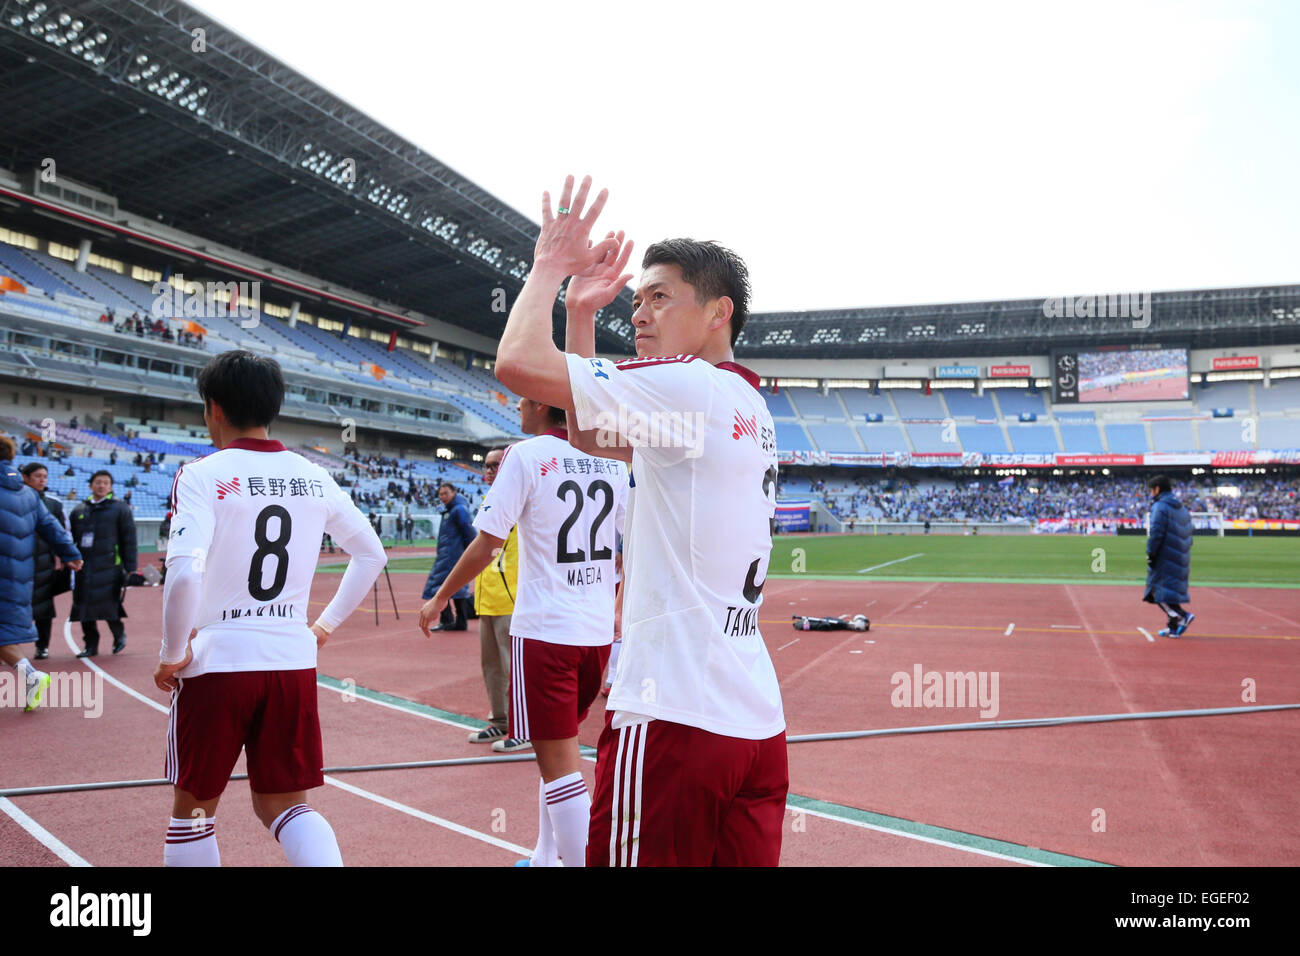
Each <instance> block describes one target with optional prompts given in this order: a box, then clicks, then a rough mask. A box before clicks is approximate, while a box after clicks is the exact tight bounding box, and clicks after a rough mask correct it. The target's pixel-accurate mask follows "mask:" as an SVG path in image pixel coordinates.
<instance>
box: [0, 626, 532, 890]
mask: <svg viewBox="0 0 1300 956" xmlns="http://www.w3.org/2000/svg"><path fill="white" fill-rule="evenodd" d="M63 638H64V640H66V641H67V642H68V646H69V647H70V648H72V649H73V650H76V649H77V645H76V644H75V643H74V642H73V639H72V622H71V621H64V622H63ZM81 662H82V663H83V664H86V665H87V666H89V667H90V668H91V669H92V670H94V671H96V672H98V673H99V674H102V675H103V677H104V679H105V680H106V681H108V682H109V683H110V684H112V685H113V686H114V687H116V688H118V689H119V690H124V691H126V692H127V693H128V694H130V695H131V696H132V697H134V698H135V699H136V700H140V701H143V702H144V703H146V704H148V705H149V706H150V707H152V708H153V709H154V710H157V711H161V712H162V713H164V714H166V713H169V712H170V711H169V708H167V707H164V706H163V705H162V704H160V703H158V702H157V701H156V700H150V699H149V698H148V697H146V696H144V694H140V693H137V692H136V691H135V690H134V689H133V688H130V687H127V686H126V685H125V684H123V683H122V682H121V681H120V680H118V679H117V678H116V677H113V676H111V675H109V674H105V673H104V671H103V669H102V668H101V667H100V666H99V665H97V664H96V663H95V662H94V661H92V660H90V659H89V658H86V657H83V658H81ZM330 689H332V688H330ZM357 699H358V700H365V699H366V698H364V697H359V698H357ZM371 703H372V704H378V703H381V701H374V700H372V701H371ZM388 706H389V707H392V705H391V704H389V705H388ZM393 709H394V710H401V711H402V712H403V713H407V714H415V715H416V716H425V715H423V714H419V713H418V712H416V711H410V710H405V709H404V708H400V707H393ZM444 723H445V721H444ZM325 782H326V783H327V784H329V785H330V786H332V787H338V788H339V789H340V790H346V791H347V792H348V793H351V794H353V795H355V796H358V797H362V798H364V799H366V800H371V801H373V802H374V803H378V804H381V805H383V806H385V807H389V808H390V809H393V810H397V811H399V812H401V813H405V814H407V815H408V816H412V817H415V818H416V819H417V820H423V821H425V822H426V823H432V824H434V825H436V826H440V827H443V828H444V829H447V830H452V831H454V832H456V833H460V834H462V835H463V836H467V837H471V838H472V839H475V840H478V841H480V842H482V843H490V844H492V846H495V847H500V848H501V849H503V850H511V851H513V852H516V853H521V854H523V855H524V856H530V855H531V854H532V852H533V851H532V850H528V849H524V848H523V847H521V846H516V845H515V844H513V843H507V842H506V841H505V840H498V839H497V838H496V837H494V836H489V835H488V834H486V833H480V832H479V831H477V830H471V829H470V828H469V827H465V826H461V825H460V824H459V823H452V822H451V821H450V820H444V819H443V818H442V817H435V816H434V815H433V814H431V813H425V812H424V811H423V810H416V809H415V808H414V807H408V806H406V805H405V804H402V803H398V802H397V801H396V800H390V799H388V798H387V797H382V796H380V795H379V794H377V793H372V792H370V791H369V790H363V789H362V788H360V787H355V786H353V785H352V784H350V783H344V782H343V781H342V780H336V779H334V778H333V777H328V776H327V777H326V778H325ZM6 802H7V801H6ZM14 809H15V810H17V809H18V808H17V807H15V808H14ZM19 812H20V813H21V812H22V811H19ZM11 816H12V814H11ZM29 819H30V818H29ZM20 822H21V821H20ZM32 823H33V825H36V822H35V821H34V820H33V821H32ZM29 832H30V831H29ZM42 832H44V831H42ZM47 835H48V834H47ZM37 839H40V837H37ZM50 839H51V840H53V839H54V837H53V836H50ZM41 842H42V843H44V842H45V841H44V840H42V841H41ZM55 842H58V841H55ZM46 845H47V846H49V844H46ZM59 845H60V846H63V844H62V843H60V844H59ZM51 849H53V847H51ZM65 849H67V848H66V847H65ZM55 852H58V851H57V850H56V851H55ZM68 852H69V853H71V852H72V851H71V850H68ZM74 855H75V854H74ZM77 859H81V858H80V857H77ZM85 865H87V866H89V865H90V864H88V863H87V864H85Z"/></svg>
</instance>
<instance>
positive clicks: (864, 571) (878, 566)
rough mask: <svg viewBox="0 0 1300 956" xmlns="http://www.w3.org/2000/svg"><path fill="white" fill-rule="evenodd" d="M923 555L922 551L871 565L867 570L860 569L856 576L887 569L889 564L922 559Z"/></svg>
mask: <svg viewBox="0 0 1300 956" xmlns="http://www.w3.org/2000/svg"><path fill="white" fill-rule="evenodd" d="M924 555H925V552H924V551H919V552H917V553H916V554H909V555H908V556H907V557H905V558H895V559H894V560H893V561H886V562H885V563H884V564H873V565H872V566H871V567H869V568H862V569H860V570H859V571H858V574H866V573H867V572H868V571H875V570H878V569H880V568H887V567H889V566H890V565H891V564H902V563H903V562H904V561H911V560H912V559H913V558H920V557H923V556H924Z"/></svg>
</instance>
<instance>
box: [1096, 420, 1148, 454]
mask: <svg viewBox="0 0 1300 956" xmlns="http://www.w3.org/2000/svg"><path fill="white" fill-rule="evenodd" d="M1104 427H1105V429H1106V444H1107V445H1108V446H1110V453H1111V454H1112V455H1141V454H1145V453H1146V452H1147V451H1149V450H1150V449H1149V448H1147V430H1146V427H1145V426H1144V425H1106V426H1104Z"/></svg>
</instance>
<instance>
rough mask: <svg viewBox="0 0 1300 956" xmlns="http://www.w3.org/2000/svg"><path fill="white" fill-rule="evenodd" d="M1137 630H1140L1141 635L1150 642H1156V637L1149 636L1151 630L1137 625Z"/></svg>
mask: <svg viewBox="0 0 1300 956" xmlns="http://www.w3.org/2000/svg"><path fill="white" fill-rule="evenodd" d="M1138 630H1139V631H1141V632H1142V634H1143V636H1144V637H1145V638H1146V639H1147V640H1148V641H1150V642H1151V643H1152V644H1154V643H1155V642H1156V639H1155V638H1154V637H1152V636H1151V632H1150V631H1148V630H1147V629H1146V628H1145V627H1139V628H1138Z"/></svg>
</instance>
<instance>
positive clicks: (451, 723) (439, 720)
mask: <svg viewBox="0 0 1300 956" xmlns="http://www.w3.org/2000/svg"><path fill="white" fill-rule="evenodd" d="M336 679H337V678H336ZM316 686H317V687H319V688H320V689H321V690H332V691H334V693H336V694H338V695H340V696H342V695H344V694H347V693H348V690H347V689H346V688H343V687H331V686H330V685H329V684H322V683H321V682H320V680H319V679H317V681H316ZM353 699H354V700H364V701H366V702H367V703H371V704H375V705H376V706H378V707H387V708H388V709H389V710H396V711H400V712H401V713H403V714H412V715H414V716H416V717H423V718H424V719H425V720H432V721H433V722H434V723H435V724H446V725H447V726H448V727H455V728H456V729H457V730H478V729H479V728H478V727H476V726H475V725H474V724H467V723H464V722H462V721H459V720H448V719H447V718H446V717H437V716H435V715H433V714H426V713H424V712H423V711H420V710H409V709H407V708H406V707H403V706H402V705H401V704H394V703H392V702H390V701H387V700H376V699H375V698H373V697H369V696H367V695H365V694H354V695H353ZM529 852H530V853H531V852H532V851H531V850H530V851H529Z"/></svg>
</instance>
